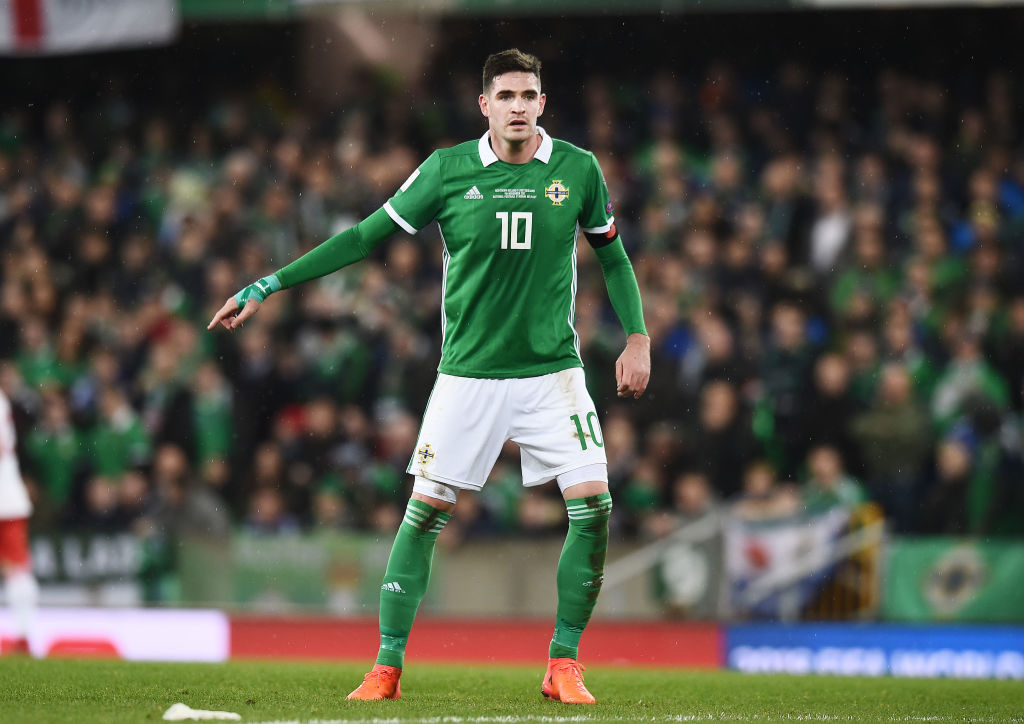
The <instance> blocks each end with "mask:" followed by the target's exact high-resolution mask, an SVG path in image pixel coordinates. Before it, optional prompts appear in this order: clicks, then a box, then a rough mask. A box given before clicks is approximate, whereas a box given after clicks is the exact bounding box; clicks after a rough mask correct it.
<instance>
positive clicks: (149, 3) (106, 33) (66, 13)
mask: <svg viewBox="0 0 1024 724" xmlns="http://www.w3.org/2000/svg"><path fill="white" fill-rule="evenodd" d="M178 26H179V16H178V3H177V1H176V0H0V54H2V55H22V54H26V55H32V54H41V55H46V54H59V53H80V52H87V51H92V50H103V49H105V48H117V47H130V46H145V45H154V44H165V43H169V42H170V41H171V40H173V39H174V37H175V36H176V35H177V32H178Z"/></svg>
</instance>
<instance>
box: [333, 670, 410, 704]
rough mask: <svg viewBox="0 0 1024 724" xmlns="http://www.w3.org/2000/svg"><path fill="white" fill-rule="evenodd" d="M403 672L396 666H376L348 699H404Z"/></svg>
mask: <svg viewBox="0 0 1024 724" xmlns="http://www.w3.org/2000/svg"><path fill="white" fill-rule="evenodd" d="M401 676H402V670H401V669H399V668H397V667H394V666H385V665H384V664H374V665H373V668H372V669H370V673H368V674H367V675H366V676H364V677H363V683H362V684H360V685H359V686H357V687H356V690H355V691H353V692H352V693H351V694H349V695H348V696H346V697H345V698H346V699H359V700H362V701H377V700H379V699H400V698H402V684H401V683H400V682H399V678H401Z"/></svg>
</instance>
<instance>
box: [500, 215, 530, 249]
mask: <svg viewBox="0 0 1024 724" xmlns="http://www.w3.org/2000/svg"><path fill="white" fill-rule="evenodd" d="M494 218H496V219H498V220H499V221H501V248H502V249H529V248H530V244H531V243H532V241H533V212H532V211H499V212H498V213H496V214H495V215H494ZM520 221H522V222H523V236H522V238H521V239H520V238H519V222H520Z"/></svg>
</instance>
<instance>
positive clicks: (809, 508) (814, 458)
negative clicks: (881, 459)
mask: <svg viewBox="0 0 1024 724" xmlns="http://www.w3.org/2000/svg"><path fill="white" fill-rule="evenodd" d="M807 470H808V473H809V474H810V477H809V478H808V479H807V482H806V483H804V487H803V495H802V497H803V503H804V511H805V512H806V513H807V514H808V515H819V514H821V513H825V512H827V511H829V510H832V509H833V508H837V507H840V506H843V507H853V506H856V505H859V504H861V503H863V502H865V501H866V500H867V496H866V495H865V494H864V489H863V488H862V487H861V486H860V483H858V482H857V481H856V480H854V479H853V478H852V477H850V476H849V475H847V474H846V471H845V470H844V469H843V460H842V458H841V457H840V455H839V451H838V450H836V449H835V448H834V447H832V446H831V445H819V446H818V447H815V448H813V449H812V450H811V452H810V454H808V456H807Z"/></svg>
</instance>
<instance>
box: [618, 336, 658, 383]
mask: <svg viewBox="0 0 1024 724" xmlns="http://www.w3.org/2000/svg"><path fill="white" fill-rule="evenodd" d="M650 380H651V338H650V337H648V336H647V335H646V334H631V335H629V337H627V338H626V349H625V350H623V352H622V354H620V355H619V358H618V359H617V360H615V384H616V387H617V390H618V394H619V397H630V396H632V397H633V398H634V399H638V398H639V397H640V395H642V394H644V390H646V389H647V383H648V382H650Z"/></svg>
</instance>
